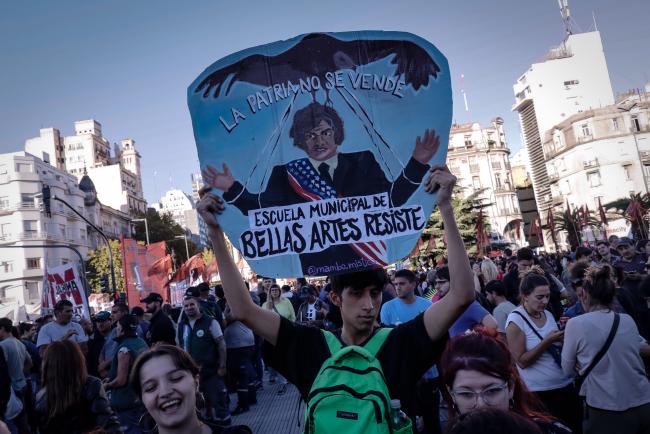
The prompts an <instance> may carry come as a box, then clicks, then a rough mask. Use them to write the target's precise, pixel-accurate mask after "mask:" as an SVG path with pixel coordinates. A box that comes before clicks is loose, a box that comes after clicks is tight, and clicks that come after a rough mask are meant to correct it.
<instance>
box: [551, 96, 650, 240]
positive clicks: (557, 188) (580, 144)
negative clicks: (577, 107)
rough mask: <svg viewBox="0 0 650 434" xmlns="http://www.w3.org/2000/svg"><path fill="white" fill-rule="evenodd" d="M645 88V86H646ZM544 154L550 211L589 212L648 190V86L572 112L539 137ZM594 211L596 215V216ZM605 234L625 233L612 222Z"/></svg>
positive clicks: (625, 229)
mask: <svg viewBox="0 0 650 434" xmlns="http://www.w3.org/2000/svg"><path fill="white" fill-rule="evenodd" d="M647 87H648V86H647ZM543 146H544V155H545V163H546V169H547V172H548V177H549V182H550V188H551V196H552V205H553V207H554V210H556V211H559V210H561V209H564V208H565V204H566V203H568V204H569V206H571V209H575V208H576V207H578V208H579V207H582V206H586V207H587V208H588V209H589V210H590V211H592V212H593V211H597V210H598V203H599V200H600V203H602V204H603V205H604V204H606V203H608V202H612V201H614V200H617V199H621V198H626V197H629V195H630V193H648V191H649V189H650V88H648V89H647V91H646V92H644V93H630V94H628V95H626V96H624V97H623V98H621V99H620V101H619V102H618V103H617V104H613V105H610V106H608V107H604V108H599V109H594V110H587V111H584V112H582V113H578V114H575V115H573V116H571V117H569V118H568V119H566V120H565V121H563V122H561V123H559V124H557V125H555V126H554V127H553V128H551V129H550V130H549V131H548V132H547V133H546V135H545V138H544V143H543ZM596 215H597V214H596ZM607 229H608V230H607V232H608V234H609V235H612V234H615V235H619V236H625V235H627V228H626V226H625V224H624V223H623V224H622V223H621V222H612V224H610V226H609V227H608V228H607Z"/></svg>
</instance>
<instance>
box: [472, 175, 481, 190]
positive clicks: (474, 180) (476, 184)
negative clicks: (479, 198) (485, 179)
mask: <svg viewBox="0 0 650 434" xmlns="http://www.w3.org/2000/svg"><path fill="white" fill-rule="evenodd" d="M472 185H473V186H474V188H476V189H479V188H481V179H480V178H479V177H478V176H472Z"/></svg>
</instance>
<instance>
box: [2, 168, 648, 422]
mask: <svg viewBox="0 0 650 434" xmlns="http://www.w3.org/2000/svg"><path fill="white" fill-rule="evenodd" d="M449 177H451V175H449ZM440 182H442V183H443V184H444V183H445V182H446V183H447V184H449V185H447V188H450V185H451V186H453V180H452V181H450V180H449V179H443V180H442V181H440ZM441 198H442V196H441V197H439V201H440V200H442V201H443V202H442V203H440V202H439V206H440V207H441V210H442V212H443V214H445V213H446V210H447V209H446V204H445V203H444V200H445V199H444V198H442V199H441ZM220 204H221V202H220V201H219V200H217V199H216V198H215V197H214V196H211V195H206V196H205V198H204V199H203V200H202V202H201V205H202V207H201V206H200V207H199V209H200V210H201V211H202V212H203V213H204V216H206V222H208V224H209V225H211V227H210V235H211V238H212V242H213V246H214V248H215V256H216V258H217V261H219V268H220V275H221V278H222V282H221V283H220V284H217V285H216V286H210V285H209V284H208V283H201V284H199V285H197V286H193V287H190V288H189V289H187V291H186V293H185V298H184V301H183V304H182V305H179V306H170V305H165V304H164V302H163V298H162V297H161V296H160V294H159V293H157V292H152V293H150V294H149V295H148V296H147V297H146V298H144V299H143V300H141V304H142V306H132V307H128V306H126V305H125V304H123V303H115V304H114V305H113V306H112V308H111V309H110V311H100V312H95V313H94V314H93V315H92V317H91V318H80V319H79V318H73V314H72V305H71V303H70V302H68V301H59V302H57V303H56V305H55V306H54V312H53V314H51V315H50V314H48V315H43V316H41V317H39V318H37V319H35V320H34V321H33V322H23V323H18V324H16V323H12V321H11V320H9V319H6V318H4V319H0V339H1V341H0V347H1V348H2V351H0V415H3V418H2V419H3V421H4V423H6V424H7V425H8V429H9V430H10V432H12V433H41V434H47V433H60V432H66V433H87V432H108V433H119V432H124V433H146V432H250V431H249V429H248V428H247V427H245V426H235V425H234V423H233V416H236V415H239V414H243V413H246V412H255V411H256V405H258V404H257V399H256V393H257V391H259V390H260V389H262V388H272V389H273V390H274V392H275V393H276V394H277V395H278V396H279V397H281V396H282V395H284V394H285V393H286V392H287V388H288V387H294V386H295V387H297V388H298V391H299V392H300V395H301V397H302V399H303V400H304V401H305V402H306V403H307V408H308V410H311V412H310V411H308V412H307V413H306V416H305V420H304V421H303V422H302V423H303V424H304V430H305V431H306V432H316V433H318V432H325V431H323V430H322V428H318V427H321V426H323V424H324V423H331V424H333V425H332V426H337V427H339V428H340V430H341V432H354V431H353V430H351V429H350V430H348V429H347V428H346V427H351V426H352V424H354V422H355V418H357V417H361V416H358V415H357V414H356V413H353V412H352V410H353V409H352V410H349V412H348V413H345V412H344V413H341V412H340V411H339V412H338V413H339V417H338V419H331V420H330V419H326V418H329V417H330V416H329V414H328V413H327V411H326V409H323V408H322V407H319V405H318V404H317V403H315V402H314V400H313V397H312V395H313V394H315V393H316V392H318V390H323V388H322V387H321V389H318V390H315V389H312V386H313V385H314V387H316V386H315V384H319V385H321V386H322V385H323V384H324V385H325V386H327V380H326V379H323V377H322V376H321V375H320V374H319V370H320V368H321V366H322V365H323V364H325V363H329V361H328V360H329V357H330V355H331V354H332V353H334V352H337V351H341V347H344V346H346V345H360V346H364V345H366V344H367V348H366V349H367V350H368V352H369V353H371V355H372V356H376V360H377V361H378V366H380V367H381V368H382V371H383V376H385V380H382V381H385V382H386V387H387V393H388V394H389V395H390V398H391V399H393V400H395V399H399V401H397V402H396V401H392V402H391V404H396V405H393V407H392V410H389V411H388V412H387V413H386V414H391V415H397V419H394V420H391V421H390V423H395V424H398V423H404V426H405V427H408V428H407V429H406V430H402V431H400V430H398V429H395V430H394V432H411V430H412V432H419V433H441V432H450V433H456V432H458V433H460V432H540V433H558V434H560V433H570V432H573V433H581V432H584V433H585V434H590V433H649V432H650V383H649V382H648V378H647V372H648V371H647V369H648V366H649V362H650V358H649V357H650V346H649V345H648V344H647V342H646V340H647V339H648V338H649V337H650V310H649V306H650V279H649V278H648V277H647V275H646V274H647V271H646V270H647V269H648V267H650V255H649V254H648V252H647V250H646V248H645V247H646V245H645V244H643V243H635V242H634V241H633V240H630V239H628V238H617V237H610V239H609V240H608V241H598V243H597V245H595V246H593V247H578V248H577V249H572V251H570V252H564V253H557V254H546V253H540V254H536V253H535V252H534V251H533V250H531V249H529V248H526V247H524V248H520V249H519V250H518V251H515V252H513V251H510V250H509V249H506V250H505V251H504V252H503V253H502V254H501V255H500V256H496V257H492V258H487V257H482V256H481V257H468V256H467V253H466V252H465V250H464V248H463V247H462V241H460V236H459V235H458V231H457V229H456V226H455V222H454V219H453V213H451V212H450V213H449V215H446V216H445V215H443V218H446V219H447V220H446V222H445V223H446V224H445V227H446V233H445V237H446V241H447V244H448V251H449V255H448V257H445V258H439V260H438V261H437V263H430V265H429V266H424V267H421V268H417V269H398V270H396V269H394V268H390V269H388V270H383V269H378V270H369V271H362V272H357V273H351V274H348V275H337V276H333V277H329V278H322V279H314V280H311V281H309V280H306V279H304V278H297V279H291V281H290V282H291V284H290V285H282V284H280V283H279V282H277V281H275V280H274V279H271V278H265V277H262V276H259V277H258V278H257V281H256V282H255V283H254V284H253V285H252V287H250V288H246V286H245V285H248V283H245V282H243V279H242V278H241V277H240V276H239V275H238V274H237V272H236V268H235V266H234V264H231V263H230V262H232V259H228V258H229V256H227V257H226V256H225V255H226V253H224V252H226V249H225V248H224V244H223V234H222V232H221V229H220V228H219V226H218V222H217V220H215V219H214V218H213V219H212V221H211V220H210V219H209V215H212V214H211V213H213V212H214V211H215V207H217V208H218V207H219V206H221V205H220ZM216 211H218V209H217V210H216ZM456 241H458V242H456ZM229 261H230V262H229ZM161 292H162V288H161ZM437 307H439V309H437ZM354 309H356V310H354ZM436 309H437V310H436ZM379 326H382V327H386V328H389V332H386V333H385V336H383V335H382V336H381V337H378V335H379V334H380V333H374V330H375V327H379ZM323 330H324V331H327V332H325V334H323V333H324V332H323ZM364 330H366V331H365V332H364ZM328 333H329V334H328ZM364 333H366V334H364ZM371 336H372V338H371ZM365 354H368V353H365ZM372 366H376V365H372ZM368 375H369V374H368ZM383 376H382V378H383ZM330 378H333V377H330ZM354 378H355V379H354V380H350V381H361V383H360V384H363V382H364V381H365V380H363V378H362V379H361V380H359V378H358V377H354ZM373 378H374V377H373ZM330 381H331V380H330ZM368 381H371V380H368ZM373 381H374V380H373ZM323 382H324V383H323ZM329 386H330V387H338V386H340V385H337V384H330V385H329ZM382 387H383V386H382ZM325 388H326V387H325ZM310 391H311V393H310ZM319 393H323V392H319ZM323 396H331V395H326V394H325V395H323ZM278 399H280V398H278ZM195 409H197V410H198V412H197V411H195ZM197 414H198V415H197ZM400 415H402V416H400ZM400 417H402V419H403V420H402V422H399V421H400V420H401V419H399V418H400ZM319 418H320V420H319ZM346 418H347V419H346ZM323 419H326V420H323ZM395 426H397V425H394V426H393V428H395ZM487 426H494V427H500V428H498V429H499V430H500V431H487V430H486V429H487V428H486V427H487ZM179 427H184V428H183V429H185V431H182V430H181V431H179V430H178V429H179ZM402 428H403V427H402ZM2 429H4V427H2ZM373 429H374V428H373ZM495 429H496V428H495ZM175 430H176V431H175ZM372 432H382V431H372ZM387 432H388V431H387Z"/></svg>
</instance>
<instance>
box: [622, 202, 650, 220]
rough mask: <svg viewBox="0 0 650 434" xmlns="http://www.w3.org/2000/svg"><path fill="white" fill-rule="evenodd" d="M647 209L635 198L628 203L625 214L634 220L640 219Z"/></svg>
mask: <svg viewBox="0 0 650 434" xmlns="http://www.w3.org/2000/svg"><path fill="white" fill-rule="evenodd" d="M645 211H646V210H644V209H643V207H642V206H641V204H640V203H639V201H637V200H636V199H634V200H632V202H630V204H629V205H628V207H627V209H626V210H625V214H627V215H628V216H629V217H630V219H632V220H639V219H640V218H641V217H642V216H643V214H645Z"/></svg>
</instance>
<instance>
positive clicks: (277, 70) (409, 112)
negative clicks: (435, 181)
mask: <svg viewBox="0 0 650 434" xmlns="http://www.w3.org/2000/svg"><path fill="white" fill-rule="evenodd" d="M318 38H321V39H320V40H325V41H330V42H331V45H332V46H334V47H339V45H337V44H341V45H340V47H339V48H337V49H336V51H333V50H329V51H328V47H327V46H325V49H323V50H320V49H319V50H314V44H313V42H312V41H315V40H318ZM308 44H312V45H311V48H309V46H308ZM351 44H354V45H351ZM303 45H304V46H305V50H304V52H300V55H299V56H293V57H290V58H289V60H288V61H287V59H286V58H285V57H286V56H290V54H291V53H292V49H293V50H294V51H295V50H296V49H298V48H300V49H302V48H303ZM350 47H353V48H354V49H350ZM418 50H419V51H418ZM359 52H361V54H359ZM347 53H351V54H350V55H348V54H347ZM422 53H426V55H427V56H428V57H429V58H430V59H429V60H428V61H432V62H433V64H434V65H435V66H436V68H437V71H435V77H434V76H433V75H428V78H427V77H424V78H425V81H424V82H423V81H422V79H423V74H422V71H426V68H425V69H423V68H424V67H423V66H422V63H423V56H422ZM356 55H359V56H361V57H363V58H364V59H365V62H363V63H361V64H359V62H358V59H357V58H355V56H356ZM400 55H401V57H400ZM355 59H356V61H355ZM424 60H426V59H424ZM424 63H427V62H424ZM354 65H356V66H354ZM429 66H430V65H429ZM425 67H426V65H425ZM398 69H399V71H400V72H404V73H402V74H398V72H397V71H398ZM300 71H303V72H304V75H303V76H304V77H305V80H306V81H305V83H303V89H302V91H297V92H296V93H295V96H294V94H291V92H288V91H287V89H288V86H290V85H289V84H288V83H287V82H288V81H290V82H291V84H293V85H298V84H299V80H298V79H297V78H296V77H298V76H300ZM336 71H339V72H338V77H337V76H335V75H334V73H336ZM326 72H327V73H329V74H328V75H327V78H326V76H325V73H326ZM357 74H369V76H367V77H366V78H368V77H369V78H370V80H369V81H368V80H366V81H365V82H363V84H362V81H358V82H356V83H355V82H354V80H355V79H356V78H358V77H357ZM424 75H425V76H426V75H427V74H424ZM375 76H376V77H377V80H378V81H377V83H376V84H377V85H380V84H382V83H384V84H385V81H384V82H382V77H383V78H386V77H395V78H397V79H400V80H402V81H403V84H402V86H401V87H400V86H398V87H400V88H399V89H398V90H397V91H395V90H393V91H392V92H391V91H384V90H377V89H376V88H374V87H373V83H372V81H373V80H374V77H375ZM287 77H289V79H287ZM313 77H318V78H319V82H320V88H319V89H317V90H313V89H314V87H318V86H313V87H312V91H311V92H309V91H306V90H307V86H306V85H307V84H308V83H310V82H311V83H312V84H318V83H317V82H316V81H317V80H316V79H314V78H313ZM309 78H311V80H313V81H307V80H309ZM337 78H338V79H340V81H339V82H338V83H342V84H343V85H342V86H340V87H336V86H334V87H333V88H332V89H328V90H327V91H326V89H325V86H326V83H334V84H337V81H336V80H337ZM409 78H410V80H409ZM328 80H329V81H328ZM393 81H396V80H395V79H393ZM426 81H428V82H426ZM404 83H405V84H404ZM273 84H279V85H280V87H277V86H276V88H275V89H269V86H270V85H273ZM282 85H284V87H282ZM368 85H369V86H368ZM364 87H373V88H372V89H364ZM390 87H391V86H389V85H386V86H385V87H384V89H387V88H388V89H389V88H390ZM415 87H417V88H418V89H417V90H416V89H415ZM265 89H266V90H265ZM314 101H315V102H318V103H319V104H322V105H326V106H329V107H333V108H334V109H335V110H336V112H337V113H338V115H339V116H340V117H341V118H342V120H343V124H344V132H345V138H344V140H343V141H342V143H341V144H340V145H339V147H338V152H339V155H341V154H347V153H360V152H361V151H370V152H372V155H373V156H374V160H375V161H376V163H377V164H378V165H379V166H380V167H381V169H382V170H383V172H384V174H385V177H386V178H387V179H388V180H389V181H393V180H395V179H396V178H397V177H398V176H399V175H400V173H402V169H403V167H404V166H406V165H407V162H408V161H409V158H410V157H411V154H412V153H413V149H414V146H415V141H416V137H418V136H423V134H424V131H425V130H426V129H431V128H432V129H434V130H435V132H436V134H437V135H438V136H439V139H440V146H439V148H438V150H437V152H436V153H435V155H434V156H433V158H431V160H430V161H429V165H434V164H443V163H444V162H445V160H446V153H447V145H448V138H449V129H450V125H451V116H452V97H451V83H450V73H449V66H448V63H447V60H446V58H445V57H444V56H443V55H442V53H441V52H440V51H438V49H436V47H434V46H433V45H432V44H431V43H429V42H428V41H425V40H424V39H422V38H419V37H417V36H415V35H412V34H409V33H403V32H382V31H363V32H345V33H328V34H315V35H301V36H298V37H295V38H292V39H290V40H287V41H279V42H275V43H272V44H267V45H263V46H259V47H254V48H250V49H247V50H244V51H241V52H238V53H234V54H232V55H229V56H227V57H225V58H223V59H221V60H219V61H217V62H215V63H214V64H212V65H211V66H209V67H208V68H207V69H206V70H205V71H203V73H201V74H200V75H199V76H198V78H197V79H196V80H195V81H194V82H193V83H192V84H191V85H190V87H189V88H188V105H189V109H190V113H191V116H192V124H193V128H194V136H195V139H196V144H197V149H198V154H199V159H200V162H201V168H202V169H205V168H206V167H207V166H208V165H211V166H214V167H215V168H217V169H218V170H219V171H221V170H222V165H223V164H224V163H226V164H227V165H228V167H229V168H230V170H231V171H232V174H233V178H234V179H235V180H237V181H239V182H240V183H241V184H243V185H244V186H245V188H246V191H248V192H250V193H260V192H265V191H267V189H270V188H271V186H269V185H268V183H269V179H270V178H271V177H272V174H273V172H274V167H276V166H281V165H284V164H287V163H289V162H291V161H294V160H298V159H304V158H305V157H306V154H305V151H303V150H301V149H300V148H298V147H296V146H294V141H293V139H291V138H290V136H289V132H290V128H291V125H292V120H293V117H294V115H295V114H296V112H297V111H298V110H300V109H302V108H304V107H306V106H308V105H309V104H310V103H312V102H314ZM350 179H353V178H350ZM415 181H419V180H415ZM424 181H426V177H425V178H424ZM413 188H414V189H415V191H414V192H413V193H412V194H410V195H409V197H408V199H406V201H405V203H403V205H404V206H409V205H421V206H422V208H423V212H424V215H425V216H428V215H429V214H430V213H431V211H432V209H433V206H434V203H435V195H431V194H428V193H425V192H424V191H423V188H422V185H420V186H417V187H413ZM218 193H221V192H218ZM238 200H241V199H239V198H238ZM240 208H241V207H240ZM220 220H221V223H222V225H223V227H224V229H225V231H226V233H227V235H228V236H229V238H230V239H231V241H232V242H233V244H234V245H235V246H237V247H239V246H240V243H239V238H240V236H241V234H242V233H244V232H245V231H248V230H249V229H250V226H249V218H248V217H247V216H246V215H245V213H244V212H242V211H241V210H240V209H238V207H237V206H234V205H228V206H227V208H226V211H225V212H224V214H223V215H222V216H221V217H220ZM418 236H419V234H415V233H412V234H410V235H405V236H398V237H395V238H390V239H387V240H385V245H386V249H387V258H386V259H387V261H388V262H394V261H396V260H399V259H401V258H403V257H404V256H406V255H408V253H409V252H410V251H411V249H412V248H413V246H414V244H415V242H416V240H417V238H418ZM303 262H304V261H303ZM249 263H250V265H251V266H252V267H253V269H254V270H255V271H256V272H257V273H258V274H262V275H265V276H276V277H293V276H300V275H303V273H307V274H325V273H312V272H307V271H306V269H305V264H304V263H303V264H302V265H301V260H300V259H299V256H298V255H297V254H283V255H278V256H272V257H267V258H264V259H257V260H249ZM342 271H352V270H344V269H341V270H338V272H342Z"/></svg>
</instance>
